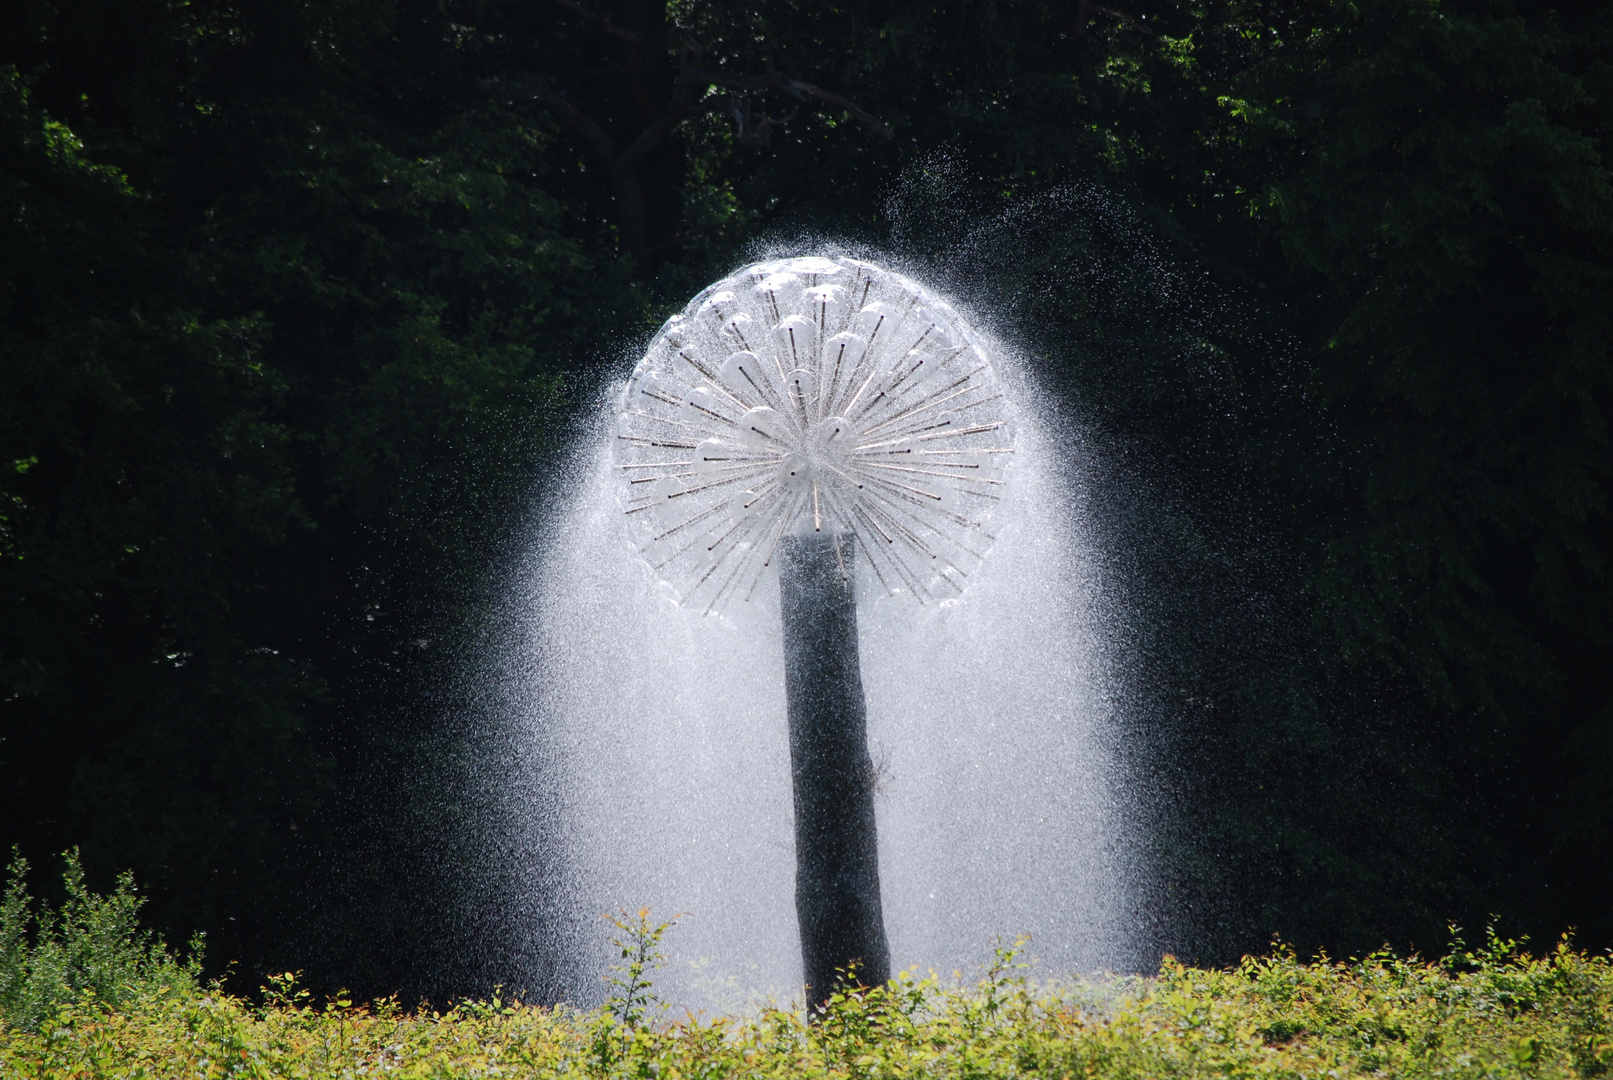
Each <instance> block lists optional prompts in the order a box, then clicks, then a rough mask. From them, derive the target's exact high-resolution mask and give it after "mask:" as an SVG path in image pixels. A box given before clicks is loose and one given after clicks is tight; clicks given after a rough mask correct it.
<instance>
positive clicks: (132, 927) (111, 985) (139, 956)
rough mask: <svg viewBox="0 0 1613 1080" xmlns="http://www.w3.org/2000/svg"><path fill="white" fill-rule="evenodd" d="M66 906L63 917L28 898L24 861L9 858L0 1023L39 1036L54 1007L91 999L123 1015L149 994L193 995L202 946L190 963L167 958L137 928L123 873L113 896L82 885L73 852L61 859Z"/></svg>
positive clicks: (0, 947)
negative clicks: (101, 893) (122, 1011)
mask: <svg viewBox="0 0 1613 1080" xmlns="http://www.w3.org/2000/svg"><path fill="white" fill-rule="evenodd" d="M62 859H63V862H64V864H65V867H64V871H63V874H62V881H63V884H64V885H65V886H66V892H67V899H66V901H65V902H64V903H63V904H62V906H61V910H60V911H52V910H51V909H50V906H49V905H48V904H45V903H43V902H41V903H40V904H39V905H38V908H37V910H36V909H35V905H34V902H33V901H32V900H31V898H30V897H29V895H28V889H27V883H26V877H27V874H28V861H27V860H26V859H24V858H22V857H21V856H20V855H18V854H17V853H16V852H15V851H13V853H12V860H11V865H10V867H9V868H8V869H7V872H6V890H5V897H4V899H3V900H0V1021H3V1022H4V1023H5V1024H6V1025H7V1026H8V1027H12V1028H17V1029H21V1030H24V1031H37V1030H38V1029H39V1025H40V1024H41V1022H42V1021H44V1019H45V1018H46V1017H48V1016H50V1015H51V1014H52V1013H53V1012H54V1011H55V1010H56V1009H57V1008H58V1007H59V1006H61V1005H64V1004H66V1003H69V1002H82V1001H86V1000H89V999H94V1000H99V1001H102V1002H105V1003H106V1004H107V1005H109V1006H111V1007H113V1008H127V1007H130V1006H133V1005H135V1004H136V1003H138V1002H139V1001H141V1000H142V999H143V998H145V997H147V996H149V995H151V994H154V993H175V992H177V993H193V992H194V991H195V990H196V988H197V976H198V973H199V970H200V957H201V939H200V937H197V938H193V939H192V940H191V948H190V957H189V959H187V960H182V959H180V958H179V957H177V956H175V955H174V954H172V953H170V952H169V951H168V949H167V947H166V946H165V945H164V944H163V942H162V940H161V939H160V938H158V937H157V936H156V935H155V934H153V933H152V932H151V931H149V930H142V929H140V922H139V918H140V908H141V905H142V904H144V903H145V901H144V900H142V899H141V898H140V897H139V896H137V895H136V892H135V886H134V878H133V876H132V875H131V874H129V873H127V872H125V873H123V874H122V875H120V876H119V877H118V882H117V886H116V888H114V889H113V891H112V893H111V894H110V895H106V896H101V895H97V894H96V893H93V892H91V891H90V890H89V888H88V887H87V886H86V885H85V884H84V870H83V867H81V866H80V865H79V859H78V850H77V849H76V848H75V849H74V850H72V851H69V852H66V853H65V854H64V855H63V856H62Z"/></svg>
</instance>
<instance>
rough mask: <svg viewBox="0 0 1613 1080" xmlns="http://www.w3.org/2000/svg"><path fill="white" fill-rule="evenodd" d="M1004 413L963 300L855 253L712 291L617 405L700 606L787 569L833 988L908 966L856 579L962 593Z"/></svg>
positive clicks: (792, 704) (817, 992) (633, 476)
mask: <svg viewBox="0 0 1613 1080" xmlns="http://www.w3.org/2000/svg"><path fill="white" fill-rule="evenodd" d="M1005 412H1006V407H1005V403H1004V400H1003V394H1002V393H1001V391H1000V390H999V389H998V387H997V384H996V380H995V378H994V376H993V373H992V368H991V363H990V361H989V360H988V358H987V356H986V352H985V350H984V349H983V348H982V346H981V344H980V342H979V341H978V340H977V339H976V338H975V337H974V335H973V334H972V333H971V331H970V330H969V328H968V326H967V325H966V324H965V323H964V321H963V320H962V319H961V318H960V317H959V316H958V315H957V313H956V312H955V311H953V310H952V308H951V307H950V306H949V305H947V304H946V303H945V302H944V301H942V300H941V299H940V298H938V297H936V296H935V295H933V294H930V293H928V292H926V291H925V290H924V289H922V288H921V287H920V286H918V285H917V284H915V283H914V282H912V281H910V280H909V279H907V278H905V277H903V276H901V275H899V274H894V273H891V272H889V271H887V270H884V269H881V268H880V267H877V266H875V265H873V264H871V263H868V262H865V261H861V260H857V259H850V258H845V257H841V258H838V259H824V258H815V257H808V258H795V259H786V260H782V261H774V262H764V263H758V264H755V265H753V266H748V267H745V268H744V269H742V270H740V271H739V272H737V273H735V274H733V275H732V276H730V277H728V278H726V279H724V280H723V281H720V282H717V283H716V284H714V285H712V286H711V287H710V288H708V289H707V290H706V291H705V292H703V293H702V294H701V295H700V296H697V297H696V298H695V299H694V300H693V301H692V302H691V303H690V304H689V306H688V308H687V309H686V310H685V312H684V313H683V314H682V315H679V316H675V317H674V318H672V319H671V320H669V321H668V322H667V324H666V326H665V327H663V328H662V330H661V332H660V334H658V335H657V337H656V338H655V340H654V341H653V342H652V343H651V345H650V347H649V349H648V350H647V352H646V353H645V356H644V358H643V360H642V361H641V362H640V363H639V365H638V368H637V370H636V371H635V372H634V375H633V380H632V383H631V384H630V386H629V388H628V390H627V391H626V392H625V393H624V395H623V398H622V401H621V404H620V406H619V409H618V417H619V420H618V428H619V430H618V433H617V446H618V450H617V456H618V462H617V465H618V469H619V470H620V472H621V474H622V509H623V511H624V513H625V515H626V518H627V519H628V521H629V523H630V525H631V531H632V534H633V536H634V539H635V542H636V544H637V546H638V550H639V553H640V554H641V555H643V556H644V558H645V559H646V560H648V561H649V562H650V564H651V567H652V569H653V570H654V572H655V573H656V574H657V575H659V576H661V577H662V578H664V579H665V580H667V582H668V584H669V585H670V586H672V587H673V588H674V589H676V590H677V591H678V595H679V599H680V600H681V601H683V602H684V603H687V604H691V605H694V606H698V607H700V608H702V609H703V611H704V613H705V614H707V615H710V614H713V613H715V612H717V611H719V610H720V609H722V608H723V607H724V606H725V605H727V604H730V603H733V602H736V601H738V602H745V603H748V602H749V601H750V600H751V598H752V597H753V596H754V595H755V593H756V590H757V588H758V586H759V585H761V584H762V582H763V581H764V579H767V578H768V577H769V572H770V571H780V570H781V571H782V573H781V574H780V584H779V587H780V588H781V590H782V597H783V604H782V612H781V617H782V624H783V646H784V649H783V651H784V665H785V684H786V696H787V700H788V715H789V730H790V759H791V770H792V776H793V790H794V811H795V855H796V859H795V862H796V910H797V916H798V923H799V927H800V935H801V951H802V960H803V967H804V974H805V977H806V982H807V985H808V986H809V988H810V991H809V992H810V995H811V997H812V998H813V999H814V1000H817V1001H822V1000H824V999H826V998H827V996H828V994H829V993H830V991H831V990H832V988H833V983H834V981H835V979H836V978H837V973H839V972H843V971H846V970H849V969H851V968H853V967H855V968H857V970H858V975H859V977H860V978H861V979H863V980H864V981H866V982H868V983H871V984H874V985H878V984H880V983H883V982H884V981H885V980H886V979H888V978H889V976H890V957H889V949H888V947H887V945H886V936H885V927H884V921H883V917H882V915H881V902H880V890H879V867H878V854H877V842H876V828H875V817H874V804H873V787H874V780H875V773H874V768H873V764H872V761H871V760H870V758H869V755H868V751H867V740H866V733H865V716H866V706H865V703H864V694H863V686H862V677H861V669H860V664H859V662H858V653H857V622H856V591H857V590H856V581H855V576H856V574H857V570H858V569H859V568H860V567H864V566H866V567H867V569H868V571H869V572H870V573H871V575H872V578H873V580H874V581H877V583H878V587H879V588H880V589H882V590H883V591H884V593H885V594H886V595H887V596H890V597H896V596H905V597H908V598H911V599H912V600H915V601H917V602H918V603H919V604H925V603H935V602H937V601H940V600H945V599H951V598H954V597H957V596H960V595H962V593H963V591H964V589H965V587H966V586H967V584H968V579H969V572H970V570H971V569H977V568H978V567H979V565H980V563H981V562H982V560H983V559H984V558H985V553H986V551H987V549H988V548H989V546H990V545H991V543H992V542H993V541H994V540H995V539H996V537H995V535H994V532H993V525H992V522H993V519H994V518H995V516H996V510H997V507H998V504H1000V503H1001V502H1002V499H1003V491H1004V488H1005V481H1004V475H1005V473H1006V472H1007V471H1008V467H1009V464H1010V461H1011V455H1012V453H1013V448H1012V446H1011V445H1009V443H1010V437H1009V436H1010V428H1009V425H1008V423H1007V422H1006V420H1005ZM859 551H860V552H861V553H862V558H860V559H859V558H858V557H857V553H858V552H859ZM868 584H870V585H871V584H872V582H869V583H868Z"/></svg>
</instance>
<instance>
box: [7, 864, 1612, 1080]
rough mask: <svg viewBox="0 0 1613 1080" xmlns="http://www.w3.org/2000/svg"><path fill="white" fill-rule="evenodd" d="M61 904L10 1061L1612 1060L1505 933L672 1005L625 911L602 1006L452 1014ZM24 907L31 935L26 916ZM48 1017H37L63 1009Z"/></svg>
mask: <svg viewBox="0 0 1613 1080" xmlns="http://www.w3.org/2000/svg"><path fill="white" fill-rule="evenodd" d="M67 865H68V870H67V884H68V895H69V899H68V902H67V903H66V904H65V905H63V908H62V910H61V912H59V913H57V914H56V915H54V916H53V915H51V914H50V913H49V912H48V911H45V910H43V909H41V913H40V914H39V915H38V916H32V917H31V916H30V914H29V901H28V898H27V896H26V894H25V892H24V891H23V888H22V884H21V874H22V870H23V869H25V868H24V867H23V866H22V864H21V862H20V860H18V861H16V862H14V863H13V866H12V878H11V884H10V886H9V888H8V890H7V893H6V902H5V909H4V923H3V926H4V934H5V938H4V946H5V960H4V963H5V967H4V974H3V976H0V977H3V978H4V979H5V980H6V981H5V982H4V983H3V984H0V987H3V988H0V1010H3V1012H0V1076H4V1077H6V1078H8V1080H10V1078H13V1077H15V1078H18V1080H56V1078H61V1080H67V1078H69V1077H71V1078H74V1080H77V1078H81V1077H86V1078H87V1077H120V1078H122V1077H126V1078H130V1080H134V1078H147V1077H170V1076H171V1077H180V1076H183V1077H200V1078H212V1077H226V1076H230V1077H234V1076H240V1077H262V1078H269V1077H287V1078H293V1077H299V1078H300V1077H309V1078H312V1077H350V1076H361V1075H366V1074H370V1073H381V1072H384V1073H387V1074H389V1075H391V1076H394V1077H397V1078H399V1080H409V1078H415V1077H419V1078H427V1077H430V1078H450V1077H472V1076H475V1077H495V1076H500V1077H503V1076H508V1077H561V1076H565V1077H577V1078H579V1080H582V1078H598V1080H605V1078H618V1077H619V1078H623V1080H627V1078H636V1080H651V1078H653V1080H683V1078H690V1080H693V1078H711V1080H717V1078H723V1077H735V1078H738V1077H758V1078H761V1077H775V1076H776V1077H791V1078H798V1077H805V1078H812V1077H822V1078H826V1080H827V1078H835V1080H839V1078H848V1080H849V1078H856V1080H876V1078H878V1080H883V1078H890V1080H899V1078H905V1077H915V1078H918V1077H923V1078H940V1077H958V1078H960V1080H961V1078H968V1080H993V1078H998V1077H1002V1078H1008V1077H1092V1078H1103V1080H1164V1078H1170V1080H1199V1078H1204V1080H1210V1078H1216V1080H1229V1078H1237V1080H1257V1078H1258V1080H1265V1078H1270V1080H1287V1078H1290V1077H1293V1078H1297V1077H1326V1078H1330V1080H1343V1078H1354V1077H1362V1078H1365V1077H1375V1078H1391V1077H1418V1078H1422V1077H1426V1078H1429V1080H1433V1078H1435V1077H1438V1078H1439V1080H1468V1078H1471V1080H1496V1078H1511V1077H1516V1078H1519V1080H1559V1078H1560V1080H1584V1078H1590V1077H1600V1076H1606V1075H1607V1074H1608V1073H1609V1072H1610V1071H1613V964H1610V963H1609V960H1608V958H1607V957H1605V956H1589V955H1587V954H1586V953H1584V952H1581V951H1579V950H1576V949H1574V948H1573V947H1571V945H1570V944H1569V943H1568V941H1567V940H1566V939H1565V940H1564V941H1563V942H1561V943H1559V945H1558V946H1557V948H1556V949H1555V950H1553V951H1552V952H1550V953H1548V954H1546V955H1544V956H1540V957H1536V956H1531V955H1529V954H1528V953H1526V952H1524V951H1523V950H1522V949H1521V948H1520V947H1519V944H1518V943H1517V942H1514V941H1509V940H1504V939H1501V938H1498V937H1496V936H1495V935H1493V934H1492V935H1490V936H1489V938H1488V940H1487V943H1486V944H1485V946H1484V947H1483V948H1481V949H1478V950H1469V949H1467V948H1465V947H1464V946H1463V945H1462V944H1461V943H1460V942H1458V943H1457V944H1456V946H1455V947H1454V949H1453V950H1452V952H1451V953H1450V955H1448V956H1446V957H1444V958H1443V959H1441V960H1439V961H1436V962H1432V963H1430V962H1426V961H1423V960H1420V959H1417V958H1410V959H1407V958H1401V957H1397V956H1393V955H1391V954H1389V953H1387V952H1384V953H1378V954H1374V955H1371V956H1368V957H1366V958H1365V959H1362V960H1357V961H1352V962H1349V963H1340V962H1335V961H1331V960H1328V959H1327V958H1325V957H1323V958H1321V959H1318V960H1316V961H1312V962H1303V961H1301V960H1299V959H1298V958H1297V957H1296V956H1295V954H1294V952H1293V951H1292V950H1291V949H1286V948H1279V949H1276V950H1274V951H1273V952H1272V953H1270V954H1269V955H1267V956H1263V957H1250V958H1246V959H1245V960H1244V961H1243V962H1242V963H1241V964H1239V965H1237V966H1235V967H1231V968H1225V969H1220V970H1213V969H1204V968H1193V967H1188V966H1186V965H1183V964H1180V963H1178V962H1177V961H1175V960H1174V959H1171V958H1169V957H1167V958H1166V959H1165V962H1164V964H1163V965H1162V967H1161V969H1160V972H1159V974H1158V975H1157V976H1154V977H1151V978H1142V977H1127V978H1111V979H1096V980H1091V979H1089V980H1073V981H1060V982H1038V981H1036V980H1033V979H1031V978H1029V977H1028V976H1027V970H1026V969H1027V967H1028V965H1027V964H1025V963H1024V962H1023V961H1021V960H1019V959H1018V955H1017V950H1018V948H1019V946H1020V944H1022V943H1016V945H1015V946H1014V947H1011V948H1003V949H999V950H998V953H997V959H996V962H995V963H993V964H992V965H991V967H989V968H988V969H987V970H986V971H985V972H984V974H983V975H982V977H981V978H980V979H979V980H978V981H977V982H975V983H974V984H973V985H944V984H942V983H941V982H940V981H939V980H938V979H936V978H935V977H934V976H933V975H932V976H930V977H928V978H916V977H914V976H913V975H912V974H907V975H904V976H902V977H900V978H898V979H896V980H894V981H892V982H891V983H890V984H889V985H888V986H885V987H882V988H879V989H876V990H871V991H866V992H858V993H841V994H838V995H836V996H835V997H833V998H832V999H831V1000H830V1002H829V1004H828V1006H827V1008H826V1009H825V1010H823V1011H822V1012H819V1013H814V1014H808V1013H806V1012H805V1011H803V1010H801V1009H798V1008H793V1007H787V1006H786V1007H779V1006H773V1007H768V1008H764V1009H761V1010H758V1011H757V1012H755V1013H754V1014H751V1015H748V1016H744V1017H718V1018H715V1019H710V1018H706V1017H698V1016H685V1017H684V1018H683V1019H681V1020H678V1019H670V1018H669V1017H670V1013H669V1012H668V1011H667V1010H666V1009H665V1008H664V1007H663V1006H662V1004H661V1003H660V1002H658V1001H657V1000H656V998H655V996H654V993H653V989H652V983H651V976H652V974H653V972H654V970H655V969H656V967H657V965H658V964H659V948H660V943H661V939H662V935H663V933H664V932H665V931H666V930H667V929H668V927H669V926H670V925H671V924H670V923H660V924H656V923H653V922H652V921H651V920H650V919H649V917H648V913H647V912H639V913H638V914H637V915H636V916H635V915H624V916H623V917H622V918H621V919H620V920H617V922H616V926H617V928H618V929H619V930H620V931H621V935H620V937H619V939H618V940H617V942H616V944H617V946H618V947H619V950H620V956H621V963H620V964H619V965H618V966H617V969H616V975H615V977H614V978H613V979H612V980H611V986H612V993H611V997H610V1000H609V1001H608V1002H607V1003H606V1004H605V1005H604V1006H603V1007H601V1008H599V1009H596V1010H580V1009H574V1008H571V1007H568V1006H564V1005H562V1006H556V1007H552V1008H550V1007H543V1006H534V1005H527V1004H525V1003H523V1002H521V1001H519V1000H511V999H508V998H505V997H502V996H495V997H494V998H492V999H491V1000H485V1001H474V1002H465V1003H462V1004H460V1005H457V1006H455V1007H454V1008H451V1009H449V1010H447V1011H446V1012H437V1011H431V1010H430V1009H427V1008H421V1009H419V1010H417V1011H415V1012H413V1013H410V1012H407V1011H405V1010H403V1009H401V1008H399V1006H398V1003H397V1001H396V999H384V1000H381V1001H378V1002H375V1003H374V1004H372V1005H368V1006H366V1005H363V1004H355V1003H354V1002H353V1001H351V1000H349V998H348V997H347V995H345V994H344V995H338V996H337V997H336V998H334V999H332V1000H330V1001H328V1002H326V1003H325V1004H324V1005H318V1004H315V1003H314V1002H313V1000H312V997H311V995H310V994H309V993H308V991H306V990H303V989H299V988H298V987H297V986H296V978H295V976H293V975H291V974H289V973H288V974H285V975H280V976H275V977H273V978H271V979H270V985H269V986H268V987H265V988H264V993H263V1001H262V1003H261V1004H253V1003H250V1002H247V1001H244V1000H242V999H240V998H236V997H232V996H230V995H228V994H224V993H222V992H220V990H219V988H218V986H217V985H216V984H214V985H212V986H208V987H202V986H199V985H198V983H197V981H196V977H195V968H194V967H193V966H187V965H186V964H183V963H181V962H179V961H178V960H176V959H174V958H173V957H172V956H171V955H170V954H169V953H168V952H167V951H166V950H165V949H164V948H163V947H162V945H161V943H160V942H158V941H156V940H154V939H153V938H152V937H151V936H150V935H149V934H147V933H144V932H142V931H141V930H140V929H139V928H138V926H137V924H136V922H135V916H136V915H137V913H138V911H139V906H140V904H139V900H138V899H137V898H136V897H135V895H134V887H133V885H132V883H131V882H130V879H129V878H128V876H124V877H123V878H122V879H120V881H119V883H118V887H117V889H116V891H115V892H114V893H113V894H112V895H110V896H105V897H99V896H96V895H94V894H92V893H90V892H89V891H88V890H86V889H85V888H84V884H83V877H82V875H81V874H80V873H79V872H78V868H77V863H76V860H75V859H74V858H73V856H71V855H69V856H68V864H67ZM30 921H32V922H33V924H34V931H33V935H32V940H31V941H30V940H29V937H28V934H27V932H26V931H27V929H28V927H27V924H28V923H29V922H30ZM47 1019H48V1021H49V1022H48V1023H42V1021H44V1020H47Z"/></svg>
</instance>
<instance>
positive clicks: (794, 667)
mask: <svg viewBox="0 0 1613 1080" xmlns="http://www.w3.org/2000/svg"><path fill="white" fill-rule="evenodd" d="M855 554H856V546H855V544H854V538H853V537H852V536H850V535H848V534H843V533H826V532H811V533H805V534H802V535H798V536H789V537H785V538H784V540H783V542H782V544H781V555H782V561H781V565H780V582H779V586H780V595H781V600H782V614H783V631H784V692H785V699H786V702H787V705H788V710H789V725H790V766H791V773H792V778H793V781H794V793H795V865H796V880H795V906H796V915H797V918H798V919H799V921H800V926H801V960H802V967H803V969H804V972H805V978H806V983H807V987H808V989H807V998H808V1000H809V1001H811V1002H814V1003H822V1002H823V1001H825V1000H827V998H828V997H829V995H830V993H832V992H833V990H834V988H835V984H836V982H837V981H838V980H839V979H840V978H841V972H842V971H844V970H846V969H847V968H851V967H853V966H855V968H856V979H857V981H858V982H860V983H862V984H863V985H866V986H879V985H882V984H883V983H884V982H885V981H886V980H888V979H889V978H890V947H889V946H888V944H887V943H886V939H885V920H884V916H883V913H882V910H881V907H880V898H879V845H878V834H877V830H876V828H875V822H874V790H873V789H874V765H873V760H872V759H871V758H870V757H869V754H868V735H867V719H868V706H867V703H866V700H865V698H864V696H863V684H862V667H861V662H860V660H859V658H858V655H857V597H856V588H855V581H854V575H853V573H852V570H853V565H854V564H853V558H854V557H855Z"/></svg>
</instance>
